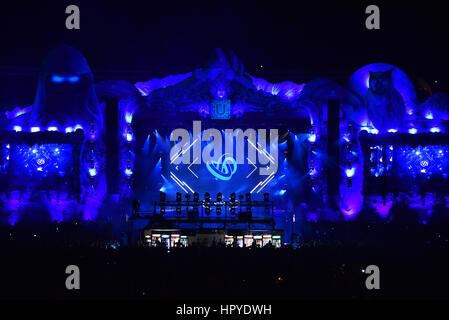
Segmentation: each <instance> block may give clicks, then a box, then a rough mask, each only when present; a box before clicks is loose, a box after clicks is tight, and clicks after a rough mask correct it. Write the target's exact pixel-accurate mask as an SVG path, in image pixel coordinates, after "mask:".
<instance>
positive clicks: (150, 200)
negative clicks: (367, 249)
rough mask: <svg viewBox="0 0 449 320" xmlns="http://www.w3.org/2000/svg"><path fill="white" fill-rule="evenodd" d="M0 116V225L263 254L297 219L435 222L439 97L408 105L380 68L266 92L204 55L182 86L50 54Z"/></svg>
mask: <svg viewBox="0 0 449 320" xmlns="http://www.w3.org/2000/svg"><path fill="white" fill-rule="evenodd" d="M0 117H3V118H4V119H0V120H2V121H0V123H6V125H5V127H3V128H1V129H2V132H1V136H0V143H1V148H0V177H1V179H2V181H3V182H2V183H1V190H0V192H1V194H0V195H1V198H0V199H1V200H0V201H1V202H0V203H1V214H2V215H1V219H2V222H3V223H10V224H14V223H16V222H23V223H26V222H27V221H28V219H31V220H33V221H54V220H57V221H63V220H70V219H85V220H94V221H112V222H113V224H114V226H115V227H116V228H117V229H118V230H127V229H128V228H129V225H130V224H131V225H132V226H133V230H140V229H142V228H144V227H146V228H144V231H143V233H142V236H143V237H142V239H143V240H148V242H149V243H154V242H155V240H154V239H155V238H158V239H160V240H161V241H162V239H168V240H166V241H168V242H170V241H172V240H170V239H175V240H176V239H180V240H181V239H186V237H193V238H194V237H196V235H195V234H201V233H202V232H204V233H206V234H209V235H210V234H216V235H219V236H218V238H216V239H215V240H217V239H218V240H220V239H221V240H223V241H225V240H226V241H227V242H230V241H231V240H230V239H231V238H232V241H237V242H238V243H239V244H242V243H243V242H245V241H246V240H247V239H249V240H248V241H247V242H245V243H247V244H249V243H250V242H252V241H253V240H254V241H256V240H257V241H258V240H260V241H259V242H258V244H261V245H263V244H266V243H267V241H268V240H267V239H271V240H270V241H273V242H276V243H277V242H279V243H280V242H281V240H280V238H282V237H283V239H282V242H283V241H285V242H290V241H293V240H294V235H295V233H297V232H298V225H300V224H301V223H302V222H304V221H312V220H313V221H316V220H320V219H323V220H333V221H341V220H351V219H354V218H356V217H362V216H363V217H366V218H368V219H374V220H378V221H388V220H389V219H391V215H390V213H391V212H393V211H394V207H395V206H398V205H399V204H400V205H405V206H406V207H407V208H409V209H410V210H412V211H414V213H415V216H416V219H418V221H420V222H423V223H427V222H428V221H429V220H430V219H431V218H432V216H433V215H434V212H436V211H437V209H438V211H439V213H441V212H443V215H446V214H448V212H447V211H448V209H447V200H448V199H447V196H448V193H449V187H448V180H447V179H448V174H449V164H448V162H447V161H448V160H447V155H448V152H449V149H448V141H449V134H448V133H447V130H448V121H449V98H448V95H447V94H444V93H435V94H433V95H431V96H430V97H429V98H428V99H427V100H426V101H418V99H417V97H416V93H415V87H414V84H413V83H412V82H411V81H410V80H409V78H408V76H407V75H406V74H405V73H404V72H402V71H401V70H400V69H398V68H396V67H394V66H391V65H388V64H370V65H367V66H365V67H362V68H360V69H359V70H357V71H356V72H355V73H354V74H353V75H352V76H351V78H350V79H349V82H348V83H347V85H346V86H342V85H341V84H339V83H337V82H335V81H332V80H329V79H323V78H318V79H314V80H311V81H309V82H307V83H304V84H296V83H293V82H290V81H286V82H281V83H274V84H273V83H269V82H268V81H266V80H263V79H258V78H254V77H252V76H251V75H249V74H247V73H245V72H244V69H243V66H242V64H241V62H240V61H239V60H238V58H237V57H236V56H235V55H234V54H233V53H232V52H231V51H227V50H221V49H217V50H216V51H215V52H214V53H213V55H212V56H211V58H210V60H209V62H208V63H207V64H206V65H205V66H204V67H203V68H200V69H197V70H195V71H193V72H191V73H187V74H179V75H172V76H168V77H165V78H162V79H152V80H149V81H146V82H138V83H135V84H131V83H128V82H126V81H117V80H110V81H103V82H99V83H97V84H94V82H93V75H92V73H91V71H90V69H89V66H88V64H87V62H86V60H85V58H84V57H83V56H82V55H81V53H79V52H78V51H77V50H76V49H73V48H71V47H69V46H60V47H58V48H56V49H55V50H53V51H52V52H50V54H49V55H48V57H47V58H46V59H45V60H44V64H43V66H42V71H41V75H40V78H39V85H38V89H37V94H36V98H35V101H34V103H33V105H31V106H28V107H16V108H11V109H9V110H7V111H6V113H5V114H2V115H0ZM266 194H268V196H267V195H266ZM135 199H137V200H139V201H140V206H139V208H137V207H135V210H134V211H133V212H132V203H133V202H135ZM208 199H209V200H208ZM152 235H154V237H153V236H152ZM152 237H153V239H152ZM245 237H246V238H245ZM195 239H196V240H192V241H201V240H199V238H198V237H196V238H195ZM275 240H276V241H275ZM183 241H184V240H183ZM185 241H187V240H185ZM257 241H256V242H257Z"/></svg>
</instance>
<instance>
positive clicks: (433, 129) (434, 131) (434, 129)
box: [430, 127, 440, 133]
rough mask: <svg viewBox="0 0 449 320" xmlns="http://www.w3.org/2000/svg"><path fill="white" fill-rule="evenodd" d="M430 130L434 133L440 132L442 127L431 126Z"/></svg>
mask: <svg viewBox="0 0 449 320" xmlns="http://www.w3.org/2000/svg"><path fill="white" fill-rule="evenodd" d="M430 132H432V133H437V132H440V128H438V127H433V128H430Z"/></svg>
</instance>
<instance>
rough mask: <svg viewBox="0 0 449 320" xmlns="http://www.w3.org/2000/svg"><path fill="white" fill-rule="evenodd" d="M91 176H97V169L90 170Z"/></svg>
mask: <svg viewBox="0 0 449 320" xmlns="http://www.w3.org/2000/svg"><path fill="white" fill-rule="evenodd" d="M89 175H90V176H91V177H95V176H96V175H97V170H96V169H95V168H89Z"/></svg>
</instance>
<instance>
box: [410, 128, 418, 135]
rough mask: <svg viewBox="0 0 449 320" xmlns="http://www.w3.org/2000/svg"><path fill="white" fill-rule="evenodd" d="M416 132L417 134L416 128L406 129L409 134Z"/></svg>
mask: <svg viewBox="0 0 449 320" xmlns="http://www.w3.org/2000/svg"><path fill="white" fill-rule="evenodd" d="M417 132H418V130H417V129H416V128H411V129H408V133H410V134H415V133H417Z"/></svg>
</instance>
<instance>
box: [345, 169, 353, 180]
mask: <svg viewBox="0 0 449 320" xmlns="http://www.w3.org/2000/svg"><path fill="white" fill-rule="evenodd" d="M345 173H346V176H347V177H348V178H351V177H353V176H354V174H355V168H348V169H346V170H345Z"/></svg>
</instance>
